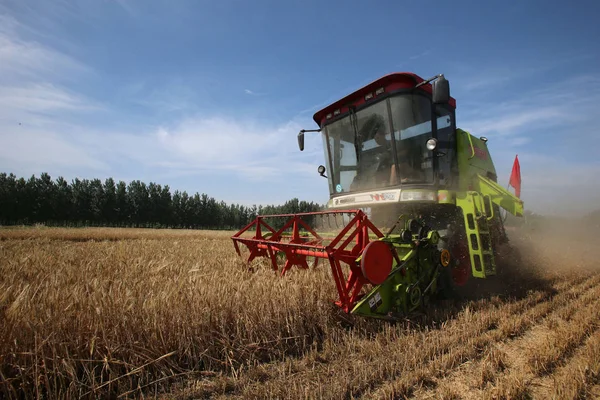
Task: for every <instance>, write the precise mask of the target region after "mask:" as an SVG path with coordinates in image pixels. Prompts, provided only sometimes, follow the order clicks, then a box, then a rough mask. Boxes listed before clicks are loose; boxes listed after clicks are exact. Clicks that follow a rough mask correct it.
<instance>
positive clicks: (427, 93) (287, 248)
mask: <svg viewBox="0 0 600 400" xmlns="http://www.w3.org/2000/svg"><path fill="white" fill-rule="evenodd" d="M455 108H456V101H455V99H454V98H452V97H451V96H450V87H449V83H448V81H447V80H446V79H445V78H444V76H443V75H437V76H435V77H433V78H431V79H428V80H423V79H422V78H420V77H419V76H417V75H415V74H412V73H393V74H389V75H386V76H383V77H382V78H380V79H378V80H376V81H374V82H372V83H370V84H369V85H367V86H365V87H363V88H361V89H359V90H357V91H355V92H354V93H352V94H350V95H348V96H346V97H344V98H342V99H341V100H338V101H336V102H335V103H333V104H331V105H329V106H327V107H325V108H324V109H322V110H320V111H318V112H317V113H316V114H315V115H314V120H315V122H316V123H317V124H318V125H319V126H320V128H319V129H314V130H302V131H300V133H299V134H298V145H299V147H300V150H301V151H302V150H304V134H305V132H320V133H321V134H322V137H323V145H324V152H325V161H326V162H325V164H326V167H325V166H323V165H321V166H319V168H318V172H319V174H320V175H321V176H322V177H324V178H326V179H327V180H328V182H329V191H330V199H329V201H328V203H327V211H323V212H315V213H302V214H285V215H265V216H258V217H257V218H256V219H255V220H254V221H253V222H252V223H250V224H249V225H248V226H246V227H245V228H243V229H242V230H240V231H239V232H238V233H236V234H235V235H234V236H233V237H232V239H233V242H234V246H235V249H236V251H237V253H238V254H239V255H241V252H240V245H244V246H245V247H247V249H248V250H249V256H248V259H247V261H248V263H250V262H251V261H253V260H254V259H255V258H256V257H268V258H269V259H270V261H271V264H272V267H273V269H275V270H276V271H277V270H279V269H281V274H282V275H284V274H285V273H286V272H287V271H289V270H290V268H292V267H294V266H297V267H300V268H302V269H307V268H308V267H309V261H313V264H314V266H315V267H316V266H317V263H318V261H319V260H320V259H324V260H326V261H327V262H328V263H329V266H330V267H331V273H332V276H333V279H334V281H335V286H336V288H337V292H338V294H339V298H338V299H337V301H336V304H337V305H338V306H339V307H340V308H341V309H342V310H344V311H345V312H347V313H352V314H356V315H363V316H369V317H378V318H398V317H402V316H405V315H406V314H408V313H410V312H412V311H415V310H417V309H419V308H420V307H422V306H423V305H424V304H426V303H427V302H428V301H429V300H430V299H433V298H434V297H435V296H436V295H437V294H444V292H446V294H448V293H452V292H453V291H454V290H455V289H457V288H458V287H461V286H463V287H464V286H465V285H466V284H467V283H468V282H469V281H470V280H472V278H471V277H473V278H480V279H485V278H489V277H492V276H494V275H496V274H497V273H498V272H499V271H498V269H499V266H498V268H497V264H498V260H499V258H500V257H501V254H500V248H501V247H503V245H505V244H507V243H508V238H507V236H506V232H505V230H504V224H503V219H502V217H501V213H500V209H501V208H502V209H504V210H506V211H508V212H510V213H511V214H513V215H515V216H522V214H523V202H522V201H521V200H520V199H519V197H518V196H519V194H518V191H519V190H520V188H517V192H516V194H517V196H515V195H513V194H512V193H511V192H509V191H508V190H506V189H504V188H502V187H501V186H500V185H498V184H497V176H496V170H495V168H494V164H493V162H492V159H491V156H490V153H489V150H488V147H487V139H486V138H485V137H481V138H476V137H474V136H473V135H471V134H470V133H468V132H466V131H464V130H461V129H459V128H456V121H455ZM515 162H517V160H516V159H515ZM515 166H516V164H515ZM327 171H329V172H327ZM513 171H514V167H513ZM519 174H520V172H519ZM518 179H519V182H520V175H519V178H518ZM517 186H520V183H519V185H517ZM332 226H337V227H338V228H340V231H339V233H331V232H321V233H318V232H319V230H320V229H321V230H323V229H325V230H328V228H331V227H332ZM384 227H386V228H384ZM329 230H330V229H329ZM384 232H385V233H384ZM282 258H283V259H284V261H285V262H284V263H283V262H281V261H282V260H281V259H282ZM280 262H281V263H282V264H283V265H280Z"/></svg>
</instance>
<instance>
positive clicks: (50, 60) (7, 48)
mask: <svg viewBox="0 0 600 400" xmlns="http://www.w3.org/2000/svg"><path fill="white" fill-rule="evenodd" d="M0 27H3V28H0V60H2V62H1V63H0V82H1V81H4V82H14V81H15V80H17V79H18V80H20V79H29V80H39V79H48V78H52V79H71V78H73V77H74V76H77V75H79V74H81V73H86V72H89V68H88V67H86V66H85V65H84V64H82V63H80V62H79V61H77V60H75V59H73V58H72V57H69V56H68V55H66V54H63V53H61V52H59V51H56V50H53V49H51V48H48V47H46V46H44V45H42V44H41V43H38V42H36V41H28V40H24V39H22V38H21V37H20V36H19V32H20V31H24V30H25V29H24V28H23V26H22V25H20V24H19V23H18V22H17V21H15V20H14V19H13V18H10V17H6V16H0Z"/></svg>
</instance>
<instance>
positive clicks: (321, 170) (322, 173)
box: [317, 165, 327, 178]
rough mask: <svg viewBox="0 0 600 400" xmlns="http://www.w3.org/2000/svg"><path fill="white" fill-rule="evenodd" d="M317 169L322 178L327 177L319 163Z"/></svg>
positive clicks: (323, 167)
mask: <svg viewBox="0 0 600 400" xmlns="http://www.w3.org/2000/svg"><path fill="white" fill-rule="evenodd" d="M317 171H318V172H319V175H321V176H322V177H323V178H327V177H326V176H325V166H324V165H319V168H318V169H317Z"/></svg>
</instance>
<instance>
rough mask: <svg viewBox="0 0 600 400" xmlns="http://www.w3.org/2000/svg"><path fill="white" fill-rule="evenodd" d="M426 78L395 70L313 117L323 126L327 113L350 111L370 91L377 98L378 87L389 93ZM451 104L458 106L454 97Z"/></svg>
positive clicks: (454, 106)
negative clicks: (350, 106) (349, 108)
mask: <svg viewBox="0 0 600 400" xmlns="http://www.w3.org/2000/svg"><path fill="white" fill-rule="evenodd" d="M424 80H425V79H423V78H421V77H420V76H418V75H416V74H413V73H411V72H393V73H391V74H388V75H384V76H382V77H381V78H379V79H377V80H376V81H373V82H371V83H369V84H368V85H366V86H364V87H362V88H360V89H358V90H357V91H355V92H354V93H352V94H349V95H348V96H346V97H344V98H342V99H340V100H338V101H336V102H335V103H333V104H330V105H328V106H327V107H325V108H323V109H321V110H319V111H317V112H316V113H315V115H314V116H313V119H314V121H315V122H316V123H317V124H319V126H321V125H322V123H323V122H324V120H325V117H326V116H327V114H329V113H333V112H334V111H335V110H340V113H341V114H343V113H345V112H348V106H349V105H354V106H360V105H361V104H364V103H366V100H365V96H366V95H367V94H369V93H372V94H373V98H374V99H376V98H377V95H376V94H375V92H376V91H377V89H381V88H384V90H385V92H384V93H389V92H391V91H394V90H398V89H410V88H413V87H415V85H417V84H419V83H421V82H423V81H424ZM431 89H432V87H431V84H430V83H427V84H425V85H423V86H420V87H419V89H418V90H423V91H425V92H427V93H431ZM369 101H372V100H369ZM450 106H452V107H453V108H456V100H455V99H454V98H453V97H450Z"/></svg>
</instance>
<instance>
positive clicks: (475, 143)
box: [456, 128, 496, 191]
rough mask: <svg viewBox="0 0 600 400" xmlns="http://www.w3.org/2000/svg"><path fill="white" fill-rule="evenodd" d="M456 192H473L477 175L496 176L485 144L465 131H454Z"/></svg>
mask: <svg viewBox="0 0 600 400" xmlns="http://www.w3.org/2000/svg"><path fill="white" fill-rule="evenodd" d="M456 154H457V162H458V190H463V191H465V190H474V186H473V183H474V181H475V180H476V179H477V175H484V176H486V175H488V174H491V175H493V176H496V168H494V163H493V161H492V156H491V155H490V152H489V150H488V147H487V144H486V143H485V142H484V141H483V140H481V139H479V138H476V137H475V136H473V135H471V134H470V133H469V132H467V131H463V130H462V129H458V128H457V129H456Z"/></svg>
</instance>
